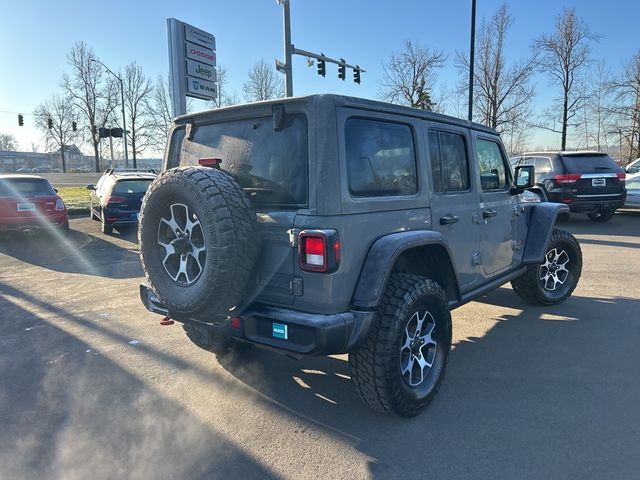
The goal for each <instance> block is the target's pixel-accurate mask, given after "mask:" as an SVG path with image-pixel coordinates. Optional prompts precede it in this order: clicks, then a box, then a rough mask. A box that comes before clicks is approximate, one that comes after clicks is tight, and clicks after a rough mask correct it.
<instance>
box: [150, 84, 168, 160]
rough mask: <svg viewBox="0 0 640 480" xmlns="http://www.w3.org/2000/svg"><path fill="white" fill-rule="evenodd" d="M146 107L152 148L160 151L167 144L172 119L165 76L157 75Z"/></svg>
mask: <svg viewBox="0 0 640 480" xmlns="http://www.w3.org/2000/svg"><path fill="white" fill-rule="evenodd" d="M147 108H148V111H149V119H150V128H149V130H150V135H151V141H152V142H153V149H154V150H155V151H156V152H161V151H163V150H164V147H165V145H166V144H167V140H168V135H169V129H170V128H171V121H172V120H173V116H172V115H171V91H170V88H169V81H168V79H167V78H163V77H161V76H158V78H157V79H156V83H155V85H154V86H153V90H152V92H151V95H150V96H149V97H148V98H147Z"/></svg>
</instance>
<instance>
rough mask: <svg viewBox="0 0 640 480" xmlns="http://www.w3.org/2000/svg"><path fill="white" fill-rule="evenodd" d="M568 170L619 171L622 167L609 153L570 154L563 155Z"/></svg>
mask: <svg viewBox="0 0 640 480" xmlns="http://www.w3.org/2000/svg"><path fill="white" fill-rule="evenodd" d="M562 159H563V160H564V164H565V166H566V167H567V171H568V172H576V173H592V172H607V171H611V172H620V171H622V169H621V168H620V166H619V165H618V164H617V163H616V162H614V161H613V160H612V159H611V157H610V156H609V155H570V156H563V157H562Z"/></svg>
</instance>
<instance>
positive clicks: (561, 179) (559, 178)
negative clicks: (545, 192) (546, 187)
mask: <svg viewBox="0 0 640 480" xmlns="http://www.w3.org/2000/svg"><path fill="white" fill-rule="evenodd" d="M580 177H582V175H581V174H579V173H566V174H564V175H556V176H555V177H554V178H555V180H556V183H559V184H567V183H576V182H577V181H578V180H580Z"/></svg>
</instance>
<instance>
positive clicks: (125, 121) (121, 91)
mask: <svg viewBox="0 0 640 480" xmlns="http://www.w3.org/2000/svg"><path fill="white" fill-rule="evenodd" d="M91 61H92V62H96V63H99V64H100V65H102V66H103V67H104V68H105V69H106V70H107V72H109V73H110V74H111V75H113V76H114V77H116V78H117V79H118V81H119V82H120V99H121V100H122V130H123V136H122V139H123V140H124V162H125V163H124V164H125V166H127V167H128V166H129V155H128V152H127V117H126V115H125V113H124V84H123V83H122V78H121V77H120V75H116V74H115V73H113V72H112V71H111V69H110V68H109V67H107V66H106V65H105V64H104V63H102V62H101V61H100V60H98V59H97V58H92V59H91ZM137 167H138V166H137V165H136V158H135V155H134V156H133V168H137Z"/></svg>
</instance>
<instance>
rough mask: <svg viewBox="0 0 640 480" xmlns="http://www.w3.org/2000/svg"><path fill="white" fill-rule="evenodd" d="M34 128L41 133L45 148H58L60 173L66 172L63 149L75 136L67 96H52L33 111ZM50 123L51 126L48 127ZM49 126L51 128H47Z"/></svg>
mask: <svg viewBox="0 0 640 480" xmlns="http://www.w3.org/2000/svg"><path fill="white" fill-rule="evenodd" d="M33 116H34V118H35V126H36V128H37V129H38V130H40V131H41V132H42V133H43V136H44V141H45V148H46V149H47V150H50V149H51V148H59V149H60V155H61V157H62V171H63V172H66V171H67V163H66V161H65V149H66V146H68V145H70V144H71V142H72V141H73V139H74V138H75V137H76V136H77V135H76V132H74V131H73V122H74V121H75V111H74V108H73V103H72V101H71V99H70V98H69V97H68V96H63V95H59V94H55V95H52V96H51V98H49V100H46V101H44V102H43V103H41V104H40V105H38V106H37V107H36V109H35V110H34V111H33ZM49 122H51V125H49ZM49 126H51V128H49Z"/></svg>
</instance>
